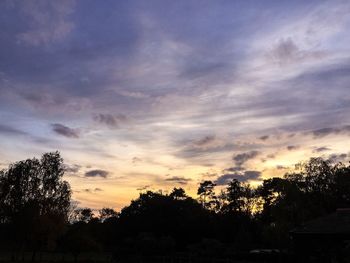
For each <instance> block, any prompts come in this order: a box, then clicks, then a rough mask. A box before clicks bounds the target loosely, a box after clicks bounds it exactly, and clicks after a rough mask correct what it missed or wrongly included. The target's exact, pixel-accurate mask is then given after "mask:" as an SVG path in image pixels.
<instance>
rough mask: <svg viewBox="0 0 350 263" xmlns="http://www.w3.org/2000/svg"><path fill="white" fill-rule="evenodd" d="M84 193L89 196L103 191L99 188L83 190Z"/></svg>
mask: <svg viewBox="0 0 350 263" xmlns="http://www.w3.org/2000/svg"><path fill="white" fill-rule="evenodd" d="M83 191H84V192H87V193H90V194H93V193H96V192H102V191H103V190H102V189H101V188H98V187H96V188H94V189H91V188H85V189H83Z"/></svg>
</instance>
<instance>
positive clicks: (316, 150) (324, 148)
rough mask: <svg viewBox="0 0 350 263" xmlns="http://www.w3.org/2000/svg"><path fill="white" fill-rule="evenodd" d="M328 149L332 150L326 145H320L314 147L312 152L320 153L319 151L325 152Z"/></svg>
mask: <svg viewBox="0 0 350 263" xmlns="http://www.w3.org/2000/svg"><path fill="white" fill-rule="evenodd" d="M330 150H332V149H331V148H328V147H326V146H322V147H318V148H315V149H314V150H313V151H312V152H313V153H320V152H327V151H330Z"/></svg>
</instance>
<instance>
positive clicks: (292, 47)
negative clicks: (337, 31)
mask: <svg viewBox="0 0 350 263" xmlns="http://www.w3.org/2000/svg"><path fill="white" fill-rule="evenodd" d="M268 56H269V57H270V58H271V59H272V60H273V61H274V62H276V63H278V64H280V65H284V64H291V63H296V62H303V61H305V60H314V59H320V58H323V57H325V56H326V52H324V51H321V50H300V48H299V47H298V46H297V45H296V43H295V42H294V41H293V40H292V39H291V38H287V39H280V40H279V42H278V43H277V44H276V45H275V46H274V47H273V48H272V49H271V50H270V51H269V53H268Z"/></svg>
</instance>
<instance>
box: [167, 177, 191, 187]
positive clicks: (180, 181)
mask: <svg viewBox="0 0 350 263" xmlns="http://www.w3.org/2000/svg"><path fill="white" fill-rule="evenodd" d="M165 181H168V182H174V183H177V184H182V185H185V184H187V183H188V182H189V181H192V179H190V178H185V177H182V176H173V177H170V178H167V179H165Z"/></svg>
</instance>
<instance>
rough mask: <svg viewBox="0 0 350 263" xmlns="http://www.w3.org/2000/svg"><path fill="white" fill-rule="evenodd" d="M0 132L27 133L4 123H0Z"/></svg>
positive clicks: (11, 133)
mask: <svg viewBox="0 0 350 263" xmlns="http://www.w3.org/2000/svg"><path fill="white" fill-rule="evenodd" d="M0 133H2V134H7V135H27V133H26V132H24V131H21V130H18V129H16V128H14V127H11V126H8V125H4V124H0Z"/></svg>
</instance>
